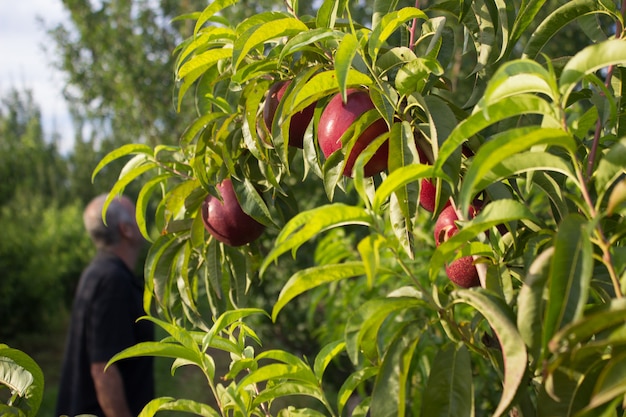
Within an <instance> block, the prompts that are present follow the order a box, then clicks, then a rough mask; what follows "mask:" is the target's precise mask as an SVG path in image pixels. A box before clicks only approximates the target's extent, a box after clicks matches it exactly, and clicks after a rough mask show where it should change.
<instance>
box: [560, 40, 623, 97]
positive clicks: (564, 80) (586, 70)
mask: <svg viewBox="0 0 626 417" xmlns="http://www.w3.org/2000/svg"><path fill="white" fill-rule="evenodd" d="M610 65H626V41H625V40H622V39H613V40H609V41H606V42H602V43H599V44H596V45H591V46H588V47H586V48H585V49H583V50H582V51H580V52H578V53H577V54H576V55H574V57H573V58H572V59H570V60H569V61H568V63H567V64H566V65H565V67H564V68H563V72H562V73H561V78H560V79H559V90H560V91H561V94H562V95H563V99H564V100H567V97H568V96H569V94H570V93H571V92H572V90H573V89H574V88H575V87H576V85H577V84H578V82H580V81H581V80H582V79H583V77H585V76H586V75H588V74H591V73H593V72H595V71H598V70H599V69H602V68H606V67H608V66H610Z"/></svg>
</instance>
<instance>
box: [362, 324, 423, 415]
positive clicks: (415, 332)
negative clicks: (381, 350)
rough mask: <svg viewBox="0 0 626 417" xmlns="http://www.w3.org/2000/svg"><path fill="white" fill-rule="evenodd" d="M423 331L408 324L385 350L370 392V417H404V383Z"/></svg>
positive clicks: (405, 386) (405, 383)
mask: <svg viewBox="0 0 626 417" xmlns="http://www.w3.org/2000/svg"><path fill="white" fill-rule="evenodd" d="M423 331H424V329H423V328H422V327H421V325H419V324H418V323H416V322H411V323H408V324H407V325H405V326H404V327H403V329H401V330H400V331H399V332H398V333H397V334H396V336H395V339H394V340H393V341H392V343H391V344H390V345H389V346H388V347H387V349H386V351H385V356H384V358H383V362H382V364H381V366H380V370H379V373H378V375H377V377H376V383H375V385H374V388H373V392H372V405H371V409H370V411H371V414H372V415H373V416H377V417H404V416H406V415H408V414H407V409H406V401H407V381H408V379H409V378H410V375H411V361H412V360H413V355H414V352H415V349H416V348H417V343H418V342H419V340H420V336H421V334H422V333H423Z"/></svg>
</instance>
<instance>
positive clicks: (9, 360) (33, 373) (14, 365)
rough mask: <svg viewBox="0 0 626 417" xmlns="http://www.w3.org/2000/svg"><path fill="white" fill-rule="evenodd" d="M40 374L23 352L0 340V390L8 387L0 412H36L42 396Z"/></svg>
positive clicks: (33, 362) (19, 414) (20, 414)
mask: <svg viewBox="0 0 626 417" xmlns="http://www.w3.org/2000/svg"><path fill="white" fill-rule="evenodd" d="M43 388H44V377H43V373H42V372H41V368H39V365H37V363H36V362H35V361H34V360H33V359H32V358H31V357H30V356H28V355H27V354H26V353H24V352H22V351H19V350H17V349H11V348H10V347H8V346H7V345H4V344H0V392H2V391H3V390H4V389H7V390H8V391H9V396H8V400H7V401H6V404H4V403H1V404H0V413H1V414H2V415H3V416H4V415H14V416H20V417H21V416H24V417H30V416H36V415H37V411H38V410H39V406H40V404H41V400H42V398H43Z"/></svg>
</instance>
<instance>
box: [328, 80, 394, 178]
mask: <svg viewBox="0 0 626 417" xmlns="http://www.w3.org/2000/svg"><path fill="white" fill-rule="evenodd" d="M373 108H374V104H373V103H372V100H371V99H370V97H369V94H368V93H367V91H364V90H358V89H348V90H347V92H346V102H345V103H344V102H343V100H342V98H341V94H337V95H335V96H334V97H333V98H332V99H331V100H330V101H329V102H328V104H327V105H326V107H325V108H324V111H323V112H322V115H321V116H320V120H319V124H318V126H317V139H318V142H319V145H320V148H321V149H322V152H323V153H324V156H326V158H328V157H329V156H330V155H331V154H332V153H334V152H336V151H338V150H339V149H341V136H342V135H343V134H344V132H345V131H346V130H348V128H349V127H350V126H351V125H352V124H353V123H354V122H355V120H356V119H358V118H359V116H361V115H362V114H363V113H365V112H366V111H368V110H371V109H373ZM388 131H389V128H388V127H387V123H386V122H385V121H384V120H383V119H382V118H380V119H378V120H376V121H375V122H374V123H372V124H371V125H370V126H368V127H367V129H365V131H363V133H361V136H359V138H358V139H357V140H356V143H355V144H354V146H353V147H352V151H351V152H350V155H348V158H347V159H346V161H345V166H344V170H343V175H345V176H347V177H350V176H351V175H352V167H353V166H354V162H355V161H356V159H357V157H358V156H359V155H360V154H361V152H363V150H364V149H365V148H366V147H367V145H369V144H370V143H371V142H372V141H373V140H374V139H376V138H377V137H378V136H380V135H382V134H383V133H385V132H388ZM388 155H389V143H388V141H385V143H383V144H382V145H381V146H380V148H378V150H377V151H376V153H375V154H374V156H372V158H371V159H370V160H369V161H368V162H367V164H365V167H364V168H363V175H365V176H366V177H371V176H373V175H376V174H378V173H379V172H382V171H384V170H385V169H387V159H388Z"/></svg>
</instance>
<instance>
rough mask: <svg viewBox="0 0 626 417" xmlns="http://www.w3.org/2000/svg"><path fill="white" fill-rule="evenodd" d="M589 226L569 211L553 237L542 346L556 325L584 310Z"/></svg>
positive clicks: (589, 265)
mask: <svg viewBox="0 0 626 417" xmlns="http://www.w3.org/2000/svg"><path fill="white" fill-rule="evenodd" d="M590 227H591V226H590V225H588V224H587V222H586V220H585V219H584V218H582V217H581V216H579V215H578V214H570V215H568V216H567V217H566V218H565V219H564V220H563V222H561V224H560V225H559V229H558V231H557V234H556V236H555V237H554V256H553V257H552V264H551V267H550V277H549V284H548V285H549V288H548V300H547V305H546V313H545V314H546V316H545V319H544V323H543V347H544V348H546V347H547V345H548V342H549V341H550V339H551V338H552V336H553V335H554V334H555V333H556V332H557V331H558V330H559V329H561V328H563V327H564V326H566V325H567V324H569V323H572V322H575V321H576V320H578V319H579V318H580V317H581V316H582V314H583V309H584V307H585V305H586V303H587V297H588V294H589V285H590V282H591V277H592V273H593V248H592V245H591V241H590V240H589V236H590V235H591V231H590V230H589V229H590Z"/></svg>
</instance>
